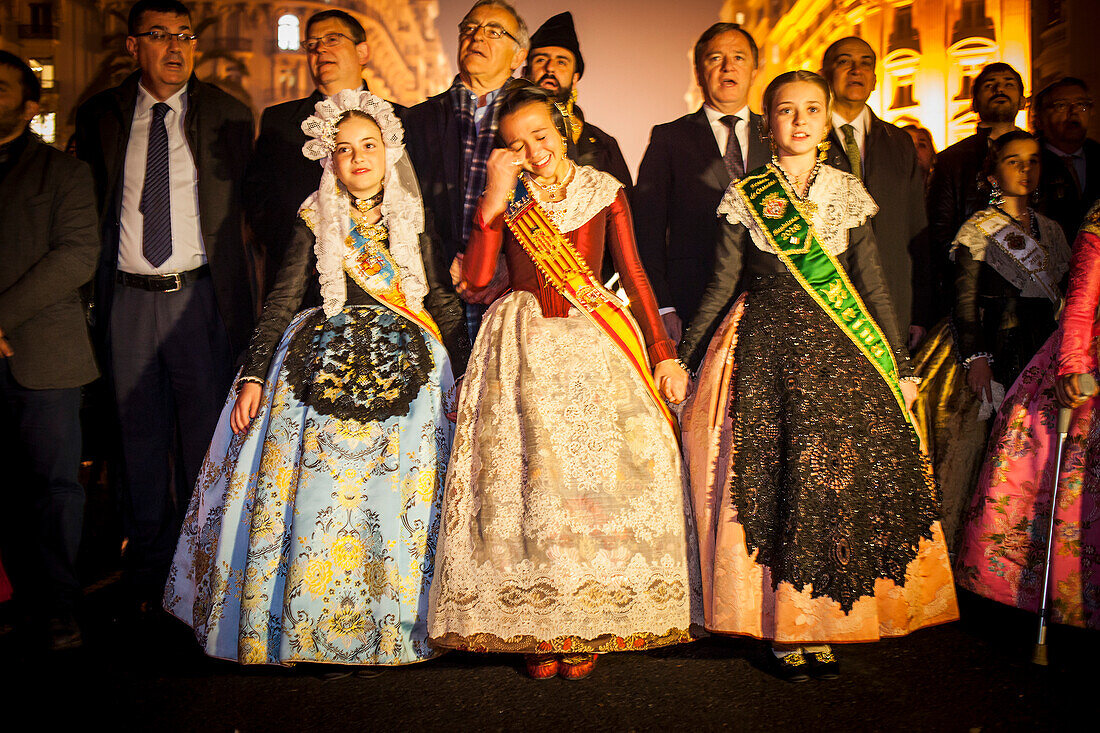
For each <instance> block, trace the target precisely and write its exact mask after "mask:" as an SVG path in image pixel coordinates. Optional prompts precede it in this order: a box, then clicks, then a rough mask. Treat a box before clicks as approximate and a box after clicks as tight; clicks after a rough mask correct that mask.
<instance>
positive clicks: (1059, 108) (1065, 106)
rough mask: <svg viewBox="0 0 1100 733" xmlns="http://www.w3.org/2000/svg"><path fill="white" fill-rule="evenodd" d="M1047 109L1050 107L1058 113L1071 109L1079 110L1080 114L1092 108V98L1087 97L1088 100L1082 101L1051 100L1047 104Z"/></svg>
mask: <svg viewBox="0 0 1100 733" xmlns="http://www.w3.org/2000/svg"><path fill="white" fill-rule="evenodd" d="M1047 109H1052V110H1054V111H1055V112H1057V113H1058V114H1065V113H1066V112H1069V111H1070V110H1071V109H1072V110H1073V111H1074V112H1080V113H1081V114H1084V113H1085V112H1088V111H1089V110H1090V109H1092V100H1091V99H1089V100H1086V101H1083V102H1066V101H1058V102H1051V103H1050V104H1048V105H1047Z"/></svg>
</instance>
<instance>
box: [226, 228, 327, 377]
mask: <svg viewBox="0 0 1100 733" xmlns="http://www.w3.org/2000/svg"><path fill="white" fill-rule="evenodd" d="M314 239H315V238H314V236H313V232H312V231H310V228H309V227H308V226H306V223H305V222H304V221H302V220H301V219H298V220H297V221H296V222H295V223H294V234H293V236H292V237H291V240H290V244H289V245H288V247H287V250H286V253H285V254H284V255H283V264H282V266H281V267H280V268H279V273H278V275H276V277H275V284H274V286H272V288H271V292H270V293H268V295H267V298H266V300H264V309H263V312H262V313H261V314H260V320H259V322H258V323H257V324H256V330H255V331H253V332H252V339H251V340H250V341H249V343H248V357H247V359H246V360H245V365H244V371H243V372H241V379H250V380H258V381H263V380H264V378H265V377H266V376H267V368H268V367H269V366H270V365H271V355H272V354H274V353H275V347H276V346H278V345H279V341H280V339H282V337H283V332H284V331H286V327H287V326H289V325H290V322H291V320H293V318H294V315H295V314H296V313H297V312H298V310H299V309H300V308H301V306H302V298H303V297H304V296H305V294H306V290H307V289H308V287H309V278H310V277H311V276H312V271H313V242H314Z"/></svg>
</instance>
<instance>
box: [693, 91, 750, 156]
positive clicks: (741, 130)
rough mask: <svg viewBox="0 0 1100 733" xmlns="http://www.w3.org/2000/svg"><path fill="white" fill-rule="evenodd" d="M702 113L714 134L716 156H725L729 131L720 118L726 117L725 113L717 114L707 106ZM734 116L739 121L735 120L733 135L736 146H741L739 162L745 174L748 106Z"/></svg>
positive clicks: (704, 106) (747, 150) (747, 152)
mask: <svg viewBox="0 0 1100 733" xmlns="http://www.w3.org/2000/svg"><path fill="white" fill-rule="evenodd" d="M703 111H704V112H706V115H707V122H709V123H710V129H711V131H712V132H713V133H714V141H715V142H716V143H718V154H719V155H725V154H726V142H727V141H728V140H729V137H730V131H729V128H728V127H726V123H724V122H722V118H723V117H725V116H726V113H725V112H719V111H718V110H716V109H715V108H714V107H711V106H710V105H709V104H704V105H703ZM733 114H734V115H735V116H737V117H740V118H741V119H739V120H737V123H736V125H735V127H734V128H733V131H734V133H735V134H736V135H737V144H738V145H740V146H741V161H742V163H743V164H744V166H745V172H746V173H748V172H749V114H750V113H749V105H747V104H746V105H745V106H744V107H742V108H741V109H739V110H737V111H736V112H734V113H733Z"/></svg>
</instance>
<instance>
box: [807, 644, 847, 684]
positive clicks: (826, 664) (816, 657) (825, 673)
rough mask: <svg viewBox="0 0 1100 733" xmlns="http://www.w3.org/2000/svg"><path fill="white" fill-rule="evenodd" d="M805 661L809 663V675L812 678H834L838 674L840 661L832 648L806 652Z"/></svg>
mask: <svg viewBox="0 0 1100 733" xmlns="http://www.w3.org/2000/svg"><path fill="white" fill-rule="evenodd" d="M806 663H807V664H809V665H810V676H811V677H813V678H814V679H819V680H835V679H836V678H837V677H839V676H840V662H839V661H837V658H836V655H835V654H833V652H832V650H829V651H827V652H806Z"/></svg>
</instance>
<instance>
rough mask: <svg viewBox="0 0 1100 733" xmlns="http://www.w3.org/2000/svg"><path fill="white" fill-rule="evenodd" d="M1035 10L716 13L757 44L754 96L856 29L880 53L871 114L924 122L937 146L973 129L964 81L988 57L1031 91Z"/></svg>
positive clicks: (878, 4) (987, 2)
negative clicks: (1018, 77)
mask: <svg viewBox="0 0 1100 733" xmlns="http://www.w3.org/2000/svg"><path fill="white" fill-rule="evenodd" d="M1039 1H1043V0H1039ZM1086 1H1087V0H1086ZM1031 13H1032V1H1031V0H725V3H724V4H723V6H722V10H721V15H720V18H721V20H724V21H728V22H735V23H741V24H742V25H744V26H745V27H746V28H747V29H748V30H749V31H750V32H751V33H752V34H753V37H754V38H755V39H756V41H757V43H758V44H759V45H760V55H761V58H760V61H761V65H762V69H761V71H760V76H759V78H758V81H757V85H756V88H755V89H754V99H755V102H756V105H758V104H759V99H760V94H761V92H762V90H763V89H764V87H765V86H766V85H767V83H768V81H770V80H771V79H772V78H774V77H775V76H777V75H778V74H780V73H782V72H784V71H787V70H789V69H796V68H797V69H809V70H812V71H820V70H821V57H822V54H823V53H824V51H825V49H826V48H827V47H828V45H829V44H830V43H832V42H833V41H836V40H838V39H840V38H844V37H845V36H859V37H860V38H862V39H864V40H865V41H867V42H868V43H869V44H870V45H871V47H872V48H873V49H874V50H875V53H876V54H877V55H878V67H877V69H876V73H877V76H878V85H877V88H876V89H875V91H874V92H872V94H871V98H870V100H868V104H869V105H870V106H871V108H872V109H873V110H874V111H875V114H877V115H878V116H879V117H881V118H882V119H884V120H887V121H888V122H893V123H894V124H897V125H906V124H910V123H913V122H916V123H918V124H920V125H922V126H924V127H926V128H928V129H929V130H930V131H931V133H932V138H933V140H934V141H935V143H936V147H937V149H941V148H944V147H946V146H947V145H950V144H951V143H954V142H957V141H958V140H961V139H962V138H964V137H967V136H968V135H971V134H973V132H974V124H975V122H976V121H977V116H976V115H975V114H974V113H973V112H972V111H971V109H970V84H971V81H972V80H973V78H974V76H975V75H976V74H977V72H978V71H979V70H980V69H981V67H982V66H984V65H985V64H987V63H989V62H991V61H1006V62H1008V63H1009V64H1011V65H1012V66H1013V67H1014V68H1015V69H1017V70H1018V71H1019V72H1020V74H1021V75H1022V76H1023V78H1024V87H1025V92H1026V93H1028V94H1030V93H1031V86H1032V48H1031V18H1032V15H1031ZM756 105H754V106H756ZM1025 121H1026V120H1025V114H1024V113H1022V112H1021V114H1020V119H1019V121H1018V123H1019V124H1020V125H1024V124H1025Z"/></svg>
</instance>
